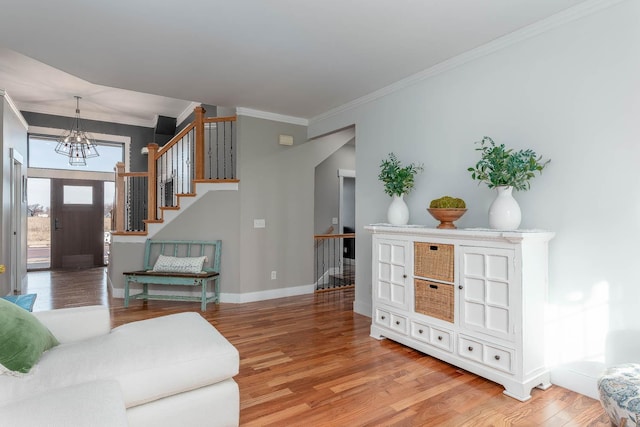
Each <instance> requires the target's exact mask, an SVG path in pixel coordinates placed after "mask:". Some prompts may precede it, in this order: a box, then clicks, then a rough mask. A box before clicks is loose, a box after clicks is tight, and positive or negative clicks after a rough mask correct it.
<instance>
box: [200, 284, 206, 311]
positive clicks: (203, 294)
mask: <svg viewBox="0 0 640 427" xmlns="http://www.w3.org/2000/svg"><path fill="white" fill-rule="evenodd" d="M200 287H201V288H202V294H201V298H202V301H201V302H200V310H202V311H207V280H200Z"/></svg>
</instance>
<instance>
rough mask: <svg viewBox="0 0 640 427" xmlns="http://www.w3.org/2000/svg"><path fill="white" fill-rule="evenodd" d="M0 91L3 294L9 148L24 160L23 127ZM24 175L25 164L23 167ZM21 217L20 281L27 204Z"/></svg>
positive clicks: (7, 285)
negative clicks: (22, 220) (22, 221)
mask: <svg viewBox="0 0 640 427" xmlns="http://www.w3.org/2000/svg"><path fill="white" fill-rule="evenodd" d="M3 93H4V92H3V91H0V118H1V120H0V147H1V149H0V165H2V178H1V180H0V201H1V202H2V205H1V207H2V209H0V264H4V265H5V266H6V271H5V273H4V274H0V295H7V294H8V293H9V292H10V291H11V273H12V272H11V267H12V266H11V235H12V230H11V205H12V200H11V170H12V168H13V164H12V160H11V153H10V150H11V148H14V149H15V150H17V152H18V153H20V154H21V155H22V156H23V157H24V161H25V162H26V160H27V130H26V129H25V127H24V125H23V124H22V122H21V121H20V119H19V118H18V116H17V115H16V113H15V112H14V111H13V110H12V109H11V107H10V105H9V103H8V101H7V100H6V99H5V96H4V95H3ZM23 173H24V175H26V165H25V167H24V168H23ZM21 209H22V211H23V213H22V215H23V218H24V223H23V224H22V231H23V232H22V237H23V239H22V240H23V241H22V244H21V248H22V261H23V265H22V266H21V267H20V271H19V272H18V273H17V274H18V277H19V280H20V281H21V282H23V283H24V281H25V280H26V274H27V254H26V248H27V242H26V239H27V227H26V218H27V206H26V203H25V204H24V206H22V207H21Z"/></svg>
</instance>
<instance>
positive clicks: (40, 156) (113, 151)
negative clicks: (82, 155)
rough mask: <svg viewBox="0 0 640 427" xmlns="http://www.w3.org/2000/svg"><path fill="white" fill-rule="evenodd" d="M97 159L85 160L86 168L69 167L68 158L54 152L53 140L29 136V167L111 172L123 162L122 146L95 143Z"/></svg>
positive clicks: (54, 141) (55, 142)
mask: <svg viewBox="0 0 640 427" xmlns="http://www.w3.org/2000/svg"><path fill="white" fill-rule="evenodd" d="M96 144H97V145H98V154H100V155H99V156H98V157H92V158H89V159H87V165H86V166H71V165H70V164H69V158H68V157H67V156H65V155H62V154H58V153H56V152H55V149H56V145H58V142H57V141H56V140H55V138H48V137H44V136H36V135H29V167H30V168H45V169H64V170H83V171H90V172H113V168H114V167H115V166H116V163H118V162H122V161H124V144H118V143H110V142H103V141H96Z"/></svg>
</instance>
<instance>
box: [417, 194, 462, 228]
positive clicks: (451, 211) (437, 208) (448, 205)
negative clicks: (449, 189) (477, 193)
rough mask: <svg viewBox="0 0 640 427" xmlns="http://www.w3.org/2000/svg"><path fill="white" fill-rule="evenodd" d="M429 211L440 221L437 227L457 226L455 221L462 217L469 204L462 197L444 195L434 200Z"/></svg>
mask: <svg viewBox="0 0 640 427" xmlns="http://www.w3.org/2000/svg"><path fill="white" fill-rule="evenodd" d="M427 211H429V213H430V214H431V216H433V217H434V218H435V219H437V220H438V221H440V224H439V225H438V227H437V228H456V226H455V224H454V223H453V221H456V220H458V219H460V217H461V216H462V215H464V213H465V212H466V211H467V205H466V204H465V202H464V200H462V199H458V198H455V197H451V196H443V197H440V198H439V199H434V200H432V201H431V203H429V208H428V209H427Z"/></svg>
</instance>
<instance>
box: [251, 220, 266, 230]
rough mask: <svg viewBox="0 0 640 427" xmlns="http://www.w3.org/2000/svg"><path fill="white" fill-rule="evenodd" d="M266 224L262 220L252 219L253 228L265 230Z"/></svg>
mask: <svg viewBox="0 0 640 427" xmlns="http://www.w3.org/2000/svg"><path fill="white" fill-rule="evenodd" d="M265 227H266V222H265V220H264V219H254V220H253V228H265Z"/></svg>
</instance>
